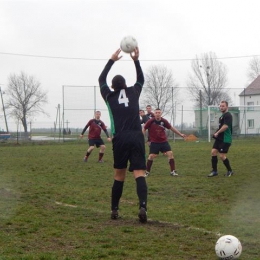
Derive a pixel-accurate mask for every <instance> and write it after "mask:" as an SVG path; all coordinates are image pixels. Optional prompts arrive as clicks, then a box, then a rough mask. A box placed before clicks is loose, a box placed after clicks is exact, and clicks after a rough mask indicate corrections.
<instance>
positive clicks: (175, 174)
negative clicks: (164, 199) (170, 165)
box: [170, 171, 178, 176]
mask: <svg viewBox="0 0 260 260" xmlns="http://www.w3.org/2000/svg"><path fill="white" fill-rule="evenodd" d="M170 174H171V176H178V173H177V172H176V171H172V172H171V173H170Z"/></svg>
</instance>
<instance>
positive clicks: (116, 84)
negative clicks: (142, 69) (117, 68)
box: [112, 75, 127, 90]
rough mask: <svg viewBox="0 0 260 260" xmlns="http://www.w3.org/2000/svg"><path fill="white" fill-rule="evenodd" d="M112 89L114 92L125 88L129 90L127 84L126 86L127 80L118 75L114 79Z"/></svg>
mask: <svg viewBox="0 0 260 260" xmlns="http://www.w3.org/2000/svg"><path fill="white" fill-rule="evenodd" d="M112 88H113V89H114V90H119V89H123V88H127V87H126V84H125V78H124V77H123V76H121V75H116V76H115V77H114V78H113V79H112Z"/></svg>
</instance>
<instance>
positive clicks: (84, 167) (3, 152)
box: [0, 139, 260, 260]
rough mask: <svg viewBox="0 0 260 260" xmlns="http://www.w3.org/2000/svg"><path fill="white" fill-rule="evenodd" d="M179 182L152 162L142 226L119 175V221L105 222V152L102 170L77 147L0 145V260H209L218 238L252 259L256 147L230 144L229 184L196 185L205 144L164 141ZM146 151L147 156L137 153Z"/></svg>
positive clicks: (258, 180)
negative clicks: (236, 243) (233, 242)
mask: <svg viewBox="0 0 260 260" xmlns="http://www.w3.org/2000/svg"><path fill="white" fill-rule="evenodd" d="M170 143H171V145H172V148H173V151H174V154H175V161H176V168H177V171H178V173H179V177H171V176H170V174H169V173H170V170H169V164H168V161H167V158H166V157H164V156H163V155H160V156H158V157H157V158H156V159H155V161H154V164H153V168H152V171H151V175H150V176H149V177H148V178H147V184H148V223H147V224H140V223H139V222H138V218H137V214H138V200H137V195H136V188H135V181H134V179H133V177H132V174H131V173H128V176H127V179H126V182H125V186H124V192H123V196H122V199H121V204H120V214H121V218H120V219H118V220H111V219H110V193H111V186H112V182H113V168H112V166H113V161H112V151H111V144H110V143H108V144H107V150H106V154H105V156H104V160H105V163H104V164H98V163H97V157H98V150H97V149H95V150H94V151H93V153H92V155H91V157H90V158H89V161H88V162H87V163H84V162H83V157H84V154H85V151H86V149H87V144H86V141H84V140H81V141H78V142H71V143H31V144H30V143H29V144H25V143H22V144H10V143H5V144H0V162H1V163H0V209H1V210H0V260H5V259H6V260H7V259H8V260H9V259H15V260H17V259H23V260H29V259H30V260H31V259H41V260H44V259H64V260H65V259H67V260H69V259H125V260H138V259H155V260H157V259H158V260H160V259H174V260H180V259H185V260H195V259H196V260H197V259H200V260H201V259H205V260H212V259H213V260H214V259H217V257H216V255H215V250H214V249H215V243H216V241H217V239H218V238H219V236H221V235H226V234H231V235H234V236H236V237H238V238H239V239H240V241H241V243H242V246H243V252H242V255H241V257H240V259H242V260H245V259H250V260H257V259H260V251H259V250H260V249H259V248H260V203H259V201H260V169H259V165H260V163H259V161H260V149H259V143H260V140H259V139H251V140H234V142H233V145H232V147H231V148H230V153H229V156H228V157H229V159H230V162H231V165H232V166H233V170H234V171H235V175H234V176H232V177H230V178H225V177H224V176H223V175H224V173H225V172H226V170H225V168H224V165H223V164H222V162H219V176H218V177H214V178H208V177H206V176H207V174H208V173H209V172H210V170H211V163H210V160H211V155H210V151H211V146H212V143H207V142H198V143H196V142H184V141H177V142H176V143H172V142H170ZM147 151H148V150H147Z"/></svg>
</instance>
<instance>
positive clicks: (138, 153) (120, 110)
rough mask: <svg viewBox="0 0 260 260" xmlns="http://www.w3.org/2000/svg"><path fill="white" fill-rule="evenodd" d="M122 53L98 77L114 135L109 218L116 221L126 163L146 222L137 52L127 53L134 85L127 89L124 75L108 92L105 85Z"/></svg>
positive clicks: (140, 77)
mask: <svg viewBox="0 0 260 260" xmlns="http://www.w3.org/2000/svg"><path fill="white" fill-rule="evenodd" d="M120 53H121V50H120V49H118V50H117V51H116V52H115V53H114V54H113V55H112V57H111V59H109V61H108V62H107V64H106V66H105V68H104V69H103V71H102V73H101V75H100V76H99V85H100V92H101V95H102V97H103V99H104V100H105V102H106V104H107V107H108V110H109V115H110V121H111V132H112V135H113V139H112V143H113V156H114V183H113V187H112V199H111V218H112V219H117V218H118V209H119V201H120V198H121V195H122V192H123V186H124V181H125V177H126V169H127V164H128V161H129V162H130V166H129V171H131V172H133V174H134V177H135V180H136V187H137V195H138V198H139V214H138V216H139V220H140V222H142V223H145V222H147V214H146V211H147V208H146V206H147V185H146V180H145V169H146V165H145V145H144V136H143V134H142V129H141V124H140V116H139V96H140V94H141V91H142V87H143V84H144V75H143V72H142V69H141V66H140V62H139V60H138V58H139V49H138V48H136V49H135V50H134V52H133V53H130V56H131V58H132V59H133V61H134V65H135V68H136V75H137V80H136V83H135V84H134V86H132V87H127V86H126V82H125V79H124V77H123V76H121V75H116V76H115V77H114V78H113V79H112V86H111V88H112V89H114V91H111V90H110V88H109V87H108V85H107V81H106V78H107V74H108V72H109V71H110V69H111V67H112V65H113V64H114V63H115V61H118V60H119V59H120V58H121V57H122V56H120Z"/></svg>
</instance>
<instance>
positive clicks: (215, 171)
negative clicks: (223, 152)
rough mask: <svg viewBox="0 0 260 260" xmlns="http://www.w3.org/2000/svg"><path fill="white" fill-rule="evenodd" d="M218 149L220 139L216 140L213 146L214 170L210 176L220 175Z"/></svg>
mask: <svg viewBox="0 0 260 260" xmlns="http://www.w3.org/2000/svg"><path fill="white" fill-rule="evenodd" d="M218 149H219V141H218V140H215V142H214V144H213V147H212V149H211V166H212V170H211V173H210V174H209V175H208V177H214V176H217V175H218Z"/></svg>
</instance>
